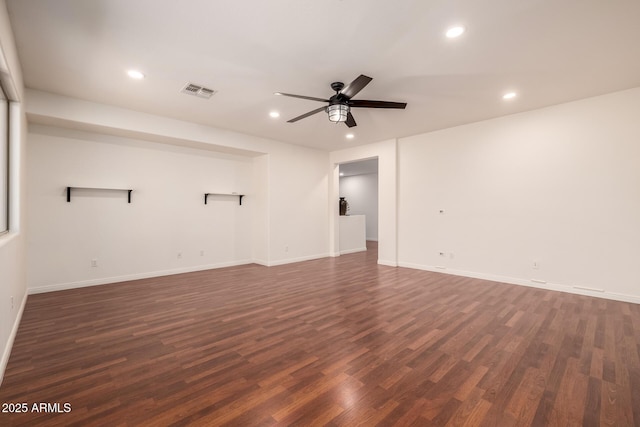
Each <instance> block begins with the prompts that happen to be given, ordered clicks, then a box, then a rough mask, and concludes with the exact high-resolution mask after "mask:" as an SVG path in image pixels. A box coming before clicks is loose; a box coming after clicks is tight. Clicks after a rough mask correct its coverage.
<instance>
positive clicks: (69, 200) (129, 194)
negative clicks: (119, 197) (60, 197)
mask: <svg viewBox="0 0 640 427" xmlns="http://www.w3.org/2000/svg"><path fill="white" fill-rule="evenodd" d="M72 188H75V189H78V190H107V191H126V192H127V203H131V192H132V191H133V189H129V188H96V187H67V202H68V203H70V202H71V189H72Z"/></svg>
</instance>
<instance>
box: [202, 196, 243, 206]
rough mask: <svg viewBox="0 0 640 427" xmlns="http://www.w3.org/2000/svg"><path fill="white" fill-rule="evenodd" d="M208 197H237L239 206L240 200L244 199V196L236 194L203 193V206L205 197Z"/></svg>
mask: <svg viewBox="0 0 640 427" xmlns="http://www.w3.org/2000/svg"><path fill="white" fill-rule="evenodd" d="M209 196H237V197H238V201H239V202H240V205H242V198H243V197H244V194H238V193H204V204H205V205H206V204H207V197H209Z"/></svg>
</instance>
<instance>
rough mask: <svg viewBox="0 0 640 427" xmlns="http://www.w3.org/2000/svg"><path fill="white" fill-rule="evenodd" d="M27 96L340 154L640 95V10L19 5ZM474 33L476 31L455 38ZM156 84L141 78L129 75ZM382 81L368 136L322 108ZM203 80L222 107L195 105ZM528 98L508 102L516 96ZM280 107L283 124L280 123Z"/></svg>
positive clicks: (463, 4) (158, 0) (624, 4)
mask: <svg viewBox="0 0 640 427" xmlns="http://www.w3.org/2000/svg"><path fill="white" fill-rule="evenodd" d="M7 7H8V10H9V13H10V18H11V23H12V27H13V31H14V33H15V38H16V43H17V46H18V52H19V56H20V60H21V64H22V68H23V74H24V80H25V84H26V86H27V87H30V88H34V89H39V90H43V91H48V92H53V93H58V94H62V95H67V96H71V97H77V98H82V99H86V100H91V101H96V102H101V103H106V104H113V105H116V106H121V107H125V108H129V109H133V110H138V111H143V112H148V113H152V114H159V115H163V116H168V117H173V118H177V119H182V120H188V121H193V122H197V123H201V124H206V125H210V126H214V127H219V128H224V129H231V130H235V131H239V132H243V133H247V134H252V135H258V136H262V137H266V138H271V139H276V140H280V141H286V142H290V143H294V144H300V145H306V146H312V147H318V148H321V149H329V150H334V149H339V148H345V147H349V146H354V145H360V144H365V143H370V142H376V141H381V140H386V139H389V138H396V137H403V136H408V135H414V134H419V133H424V132H427V131H431V130H436V129H442V128H446V127H451V126H455V125H459V124H463V123H469V122H474V121H478V120H483V119H487V118H491V117H497V116H502V115H507V114H513V113H517V112H521V111H526V110H531V109H535V108H540V107H544V106H548V105H553V104H557V103H562V102H566V101H571V100H575V99H581V98H585V97H590V96H595V95H600V94H603V93H607V92H613V91H617V90H622V89H628V88H631V87H636V86H640V55H639V54H638V41H640V1H638V0H527V1H517V0H483V1H478V0H431V1H427V0H394V1H389V0H323V1H318V0H269V1H265V0H236V1H229V0H224V1H222V0H181V1H168V0H90V1H88V0H7ZM453 24H462V25H464V26H465V27H466V29H467V31H466V33H465V34H464V35H463V36H462V37H460V38H458V39H453V40H452V39H447V38H446V37H445V36H444V31H445V30H446V29H447V28H448V27H449V26H451V25H453ZM131 68H135V69H138V70H140V71H142V72H143V73H145V74H146V78H145V79H144V80H141V81H135V80H132V79H130V78H129V77H128V76H127V75H126V71H127V70H128V69H131ZM360 74H366V75H368V76H371V77H373V81H372V82H371V83H370V84H369V85H368V86H367V87H366V88H365V89H364V90H362V91H361V92H360V93H359V94H358V95H357V96H356V97H354V99H373V100H389V101H403V102H407V103H408V106H407V109H406V110H380V109H354V111H353V113H354V116H355V119H356V121H357V123H358V126H357V127H355V128H352V129H351V131H352V132H353V133H354V134H355V138H354V139H352V140H347V139H346V138H345V135H346V134H347V133H348V132H349V129H348V128H347V127H346V126H345V125H344V124H339V125H335V124H332V123H330V122H329V121H328V119H327V116H326V114H325V113H319V114H316V115H314V116H311V117H309V118H306V119H304V120H301V121H299V122H297V123H286V120H288V119H290V118H293V117H295V116H298V115H300V114H303V113H305V112H307V111H310V110H312V109H315V108H318V107H319V106H321V105H322V104H320V103H317V102H314V101H308V100H302V99H295V98H287V97H281V96H274V95H273V93H274V92H277V91H281V92H288V93H295V94H302V95H309V96H314V97H320V98H327V97H329V96H331V95H332V94H333V92H332V90H331V88H330V87H329V85H330V83H331V82H333V81H343V82H344V83H345V84H346V83H349V82H351V81H352V80H353V79H354V78H355V77H357V76H358V75H360ZM187 82H192V83H196V84H200V85H204V86H207V87H210V88H213V89H215V90H217V91H218V93H216V94H215V95H214V96H213V97H212V98H211V99H210V100H203V99H200V98H196V97H193V96H188V95H185V94H181V93H180V90H181V89H182V88H183V86H184V85H185V83H187ZM509 90H515V91H517V92H518V94H519V96H518V97H517V98H515V99H513V100H511V101H508V102H507V101H504V100H502V98H501V96H502V94H503V93H504V92H506V91H509ZM272 110H277V111H279V112H280V113H281V116H280V118H278V119H272V118H270V117H269V115H268V113H269V112H270V111H272Z"/></svg>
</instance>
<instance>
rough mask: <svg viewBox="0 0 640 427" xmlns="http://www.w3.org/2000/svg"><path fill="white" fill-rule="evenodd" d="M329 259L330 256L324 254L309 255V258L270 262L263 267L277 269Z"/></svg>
mask: <svg viewBox="0 0 640 427" xmlns="http://www.w3.org/2000/svg"><path fill="white" fill-rule="evenodd" d="M327 257H329V254H328V253H324V254H317V255H308V256H303V257H298V258H288V259H283V260H279V261H269V262H268V263H266V264H262V265H266V266H267V267H275V266H276V265H285V264H293V263H294V262H302V261H311V260H314V259H320V258H327Z"/></svg>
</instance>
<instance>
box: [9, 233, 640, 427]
mask: <svg viewBox="0 0 640 427" xmlns="http://www.w3.org/2000/svg"><path fill="white" fill-rule="evenodd" d="M376 259H377V251H376V248H375V245H374V247H372V248H371V249H370V250H369V251H367V252H366V253H365V252H362V253H355V254H350V255H343V256H341V257H338V258H327V259H319V260H314V261H308V262H301V263H296V264H289V265H284V266H278V267H270V268H267V267H261V266H257V265H247V266H241V267H232V268H224V269H219V270H211V271H203V272H196V273H189V274H181V275H175V276H168V277H162V278H154V279H146V280H138V281H133V282H127V283H117V284H112V285H104V286H96V287H91V288H83V289H76V290H69V291H61V292H53V293H48V294H39V295H32V296H30V297H29V298H28V302H27V306H26V309H25V312H24V316H23V319H22V323H21V325H20V329H19V331H18V334H17V337H16V341H15V344H14V347H13V352H12V354H11V358H10V360H9V364H8V367H7V371H6V375H5V379H4V382H3V384H2V386H1V387H0V403H3V404H7V405H8V404H9V403H27V404H28V409H29V412H28V413H26V414H7V413H0V425H2V426H11V425H16V426H18V425H25V426H34V425H38V426H40V425H60V426H86V425H105V426H120V425H123V426H124V425H131V426H140V425H145V426H146V425H151V426H164V425H176V426H178V425H189V424H193V425H206V426H218V425H234V426H269V425H299V426H312V425H331V426H357V425H363V426H375V425H380V426H393V425H399V426H400V425H418V426H445V425H468V426H500V427H502V426H528V425H531V426H581V425H584V426H597V425H605V426H609V425H611V426H633V425H636V426H638V425H640V358H639V354H638V353H639V350H640V306H638V305H634V304H627V303H622V302H615V301H608V300H603V299H596V298H590V297H585V296H578V295H571V294H564V293H558V292H552V291H545V290H540V289H535V288H527V287H521V286H513V285H506V284H500V283H494V282H487V281H482V280H477V279H470V278H464V277H456V276H447V275H443V274H438V273H430V272H424V271H418V270H411V269H404V268H392V267H386V266H379V265H377V264H376ZM34 403H36V404H39V403H50V404H54V403H59V404H60V406H59V407H55V405H50V407H49V408H48V409H49V410H59V411H60V412H61V413H51V412H33V411H32V409H33V404H34ZM65 403H68V404H69V405H70V407H69V406H67V407H65V406H64V404H65ZM5 407H6V406H5V405H3V408H5ZM36 408H40V407H39V406H36ZM65 409H71V411H70V412H66V413H65V412H64V411H65Z"/></svg>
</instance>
